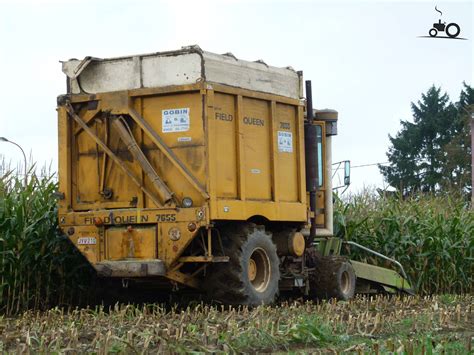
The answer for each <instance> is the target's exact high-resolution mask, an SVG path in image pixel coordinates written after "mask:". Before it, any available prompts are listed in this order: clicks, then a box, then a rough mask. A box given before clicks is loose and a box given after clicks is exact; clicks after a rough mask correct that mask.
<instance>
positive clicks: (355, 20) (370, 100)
mask: <svg viewBox="0 0 474 355" xmlns="http://www.w3.org/2000/svg"><path fill="white" fill-rule="evenodd" d="M435 5H437V7H438V9H440V10H441V11H442V12H443V15H442V17H441V18H442V19H443V21H446V22H447V23H449V22H456V23H457V24H459V25H460V27H461V34H460V37H463V38H467V39H468V40H449V39H432V38H418V36H426V35H428V31H429V29H430V28H431V26H432V24H433V22H437V21H438V19H439V13H437V12H436V11H435V9H434V7H435ZM473 37H474V31H473V5H472V2H471V1H465V2H436V1H418V2H398V1H397V2H387V1H365V2H358V1H346V2H337V1H330V2H322V1H260V2H256V3H255V2H250V1H203V0H200V1H189V2H184V1H120V0H115V1H79V0H76V1H66V0H36V1H27V0H16V1H3V0H0V78H1V79H0V80H1V81H0V82H1V84H0V97H1V103H2V105H1V109H0V136H4V137H7V138H9V139H11V140H13V141H15V142H17V143H19V144H20V145H21V146H22V147H23V148H24V149H25V150H26V151H27V153H30V152H31V154H32V155H33V157H34V160H36V161H38V163H39V164H40V165H43V164H45V163H46V164H52V167H53V170H56V169H57V119H56V111H55V109H56V96H57V95H59V94H62V93H65V90H66V85H65V81H66V80H65V76H64V74H63V73H62V72H61V65H60V63H59V60H67V59H69V58H83V57H85V56H88V55H91V56H95V57H111V56H121V55H128V54H138V53H149V52H156V51H164V50H172V49H178V48H180V47H181V46H185V45H190V44H198V45H199V46H201V48H203V49H205V50H207V51H211V52H216V53H225V52H232V53H233V54H234V55H235V56H236V57H238V58H240V59H246V60H257V59H263V60H264V61H265V62H266V63H268V64H270V65H273V66H282V67H283V66H288V65H290V66H292V67H293V68H295V69H296V70H303V72H304V77H305V79H311V80H312V81H313V97H314V106H315V107H316V108H334V109H336V110H337V111H339V135H338V136H337V137H336V138H335V140H334V157H333V160H334V161H338V160H345V159H348V160H351V162H352V165H362V164H369V163H376V162H384V161H386V159H387V158H386V155H385V152H386V151H387V149H388V146H389V139H388V135H389V134H392V135H395V134H396V132H397V131H398V129H399V128H400V120H401V119H411V110H410V102H411V101H417V100H418V99H419V98H420V96H421V94H422V93H423V92H426V91H427V89H428V88H429V87H430V86H431V85H433V84H434V85H436V86H441V87H442V89H443V90H444V91H446V92H447V93H448V94H449V96H450V97H451V99H453V100H457V99H458V97H459V93H460V90H461V87H462V82H463V81H465V82H466V83H468V84H470V85H472V84H473V59H474V58H473V45H472V43H473V39H474V38H473ZM0 155H3V156H4V157H5V159H6V160H8V161H12V162H13V163H16V162H17V161H19V160H20V159H21V153H20V152H19V150H18V149H17V148H16V147H14V146H12V145H11V144H6V143H0ZM352 182H353V187H352V190H353V191H356V190H359V189H360V188H362V187H363V186H364V185H365V186H367V185H370V186H377V187H382V186H383V185H384V183H383V178H382V176H381V175H380V174H379V173H378V169H377V167H375V166H373V167H366V168H358V169H354V170H353V172H352Z"/></svg>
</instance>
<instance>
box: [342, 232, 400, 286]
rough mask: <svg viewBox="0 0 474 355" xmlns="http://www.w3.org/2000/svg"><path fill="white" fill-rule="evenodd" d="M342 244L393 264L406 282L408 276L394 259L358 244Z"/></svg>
mask: <svg viewBox="0 0 474 355" xmlns="http://www.w3.org/2000/svg"><path fill="white" fill-rule="evenodd" d="M342 243H344V244H349V245H353V246H355V247H357V248H359V249H362V250H364V251H366V252H368V253H371V254H374V255H376V256H378V257H380V258H382V259H385V260H388V261H390V262H392V263H394V264H395V265H397V266H398V267H399V268H400V270H401V271H402V276H403V277H404V278H405V279H406V280H408V276H407V274H406V273H405V269H403V266H402V264H400V263H399V262H398V261H396V260H395V259H392V258H389V257H388V256H386V255H383V254H380V253H379V252H376V251H375V250H372V249H369V248H367V247H364V246H363V245H360V244H358V243H356V242H352V241H345V240H343V241H342Z"/></svg>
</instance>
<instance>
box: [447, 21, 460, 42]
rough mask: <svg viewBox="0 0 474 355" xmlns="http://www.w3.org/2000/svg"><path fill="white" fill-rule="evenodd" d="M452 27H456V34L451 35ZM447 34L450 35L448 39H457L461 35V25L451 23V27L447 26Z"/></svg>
mask: <svg viewBox="0 0 474 355" xmlns="http://www.w3.org/2000/svg"><path fill="white" fill-rule="evenodd" d="M450 27H456V32H455V33H454V34H451V33H449V28H450ZM445 31H446V34H447V35H448V37H450V38H456V37H457V36H458V35H459V33H460V32H461V28H460V27H459V25H458V24H457V23H450V24H449V25H447V26H446V30H445Z"/></svg>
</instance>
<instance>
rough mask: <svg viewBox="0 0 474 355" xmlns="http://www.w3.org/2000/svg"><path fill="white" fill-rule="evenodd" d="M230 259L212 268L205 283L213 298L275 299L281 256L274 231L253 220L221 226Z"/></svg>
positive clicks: (249, 301)
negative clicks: (273, 239)
mask: <svg viewBox="0 0 474 355" xmlns="http://www.w3.org/2000/svg"><path fill="white" fill-rule="evenodd" d="M221 235H222V237H223V244H224V251H225V254H226V255H227V256H229V258H230V261H229V262H228V263H226V264H216V265H213V267H212V268H211V269H210V270H209V271H210V273H209V274H208V276H207V280H206V282H205V285H206V286H205V287H206V289H207V292H208V294H209V296H210V298H211V299H216V300H219V301H221V302H223V303H226V304H245V305H251V306H257V305H260V304H269V303H272V302H273V301H274V299H275V296H276V294H277V292H278V281H279V279H280V271H279V259H278V256H277V251H276V247H275V245H274V244H273V242H272V238H271V235H270V234H269V233H268V232H266V231H265V229H264V227H263V226H256V225H255V224H252V223H246V224H244V225H235V224H234V225H231V226H227V227H225V228H222V229H221Z"/></svg>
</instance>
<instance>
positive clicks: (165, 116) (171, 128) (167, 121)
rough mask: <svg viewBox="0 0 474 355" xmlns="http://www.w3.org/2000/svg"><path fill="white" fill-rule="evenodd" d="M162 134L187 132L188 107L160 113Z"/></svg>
mask: <svg viewBox="0 0 474 355" xmlns="http://www.w3.org/2000/svg"><path fill="white" fill-rule="evenodd" d="M161 119H162V126H163V128H162V130H163V133H171V132H185V131H189V107H188V108H173V109H169V110H162V111H161Z"/></svg>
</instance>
